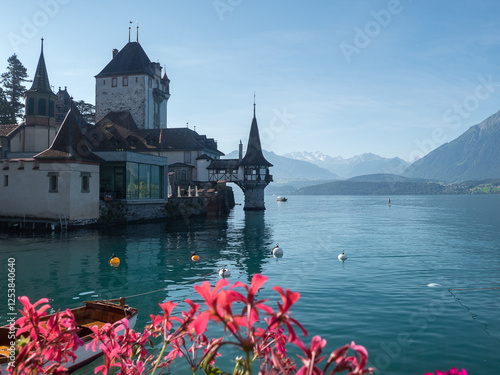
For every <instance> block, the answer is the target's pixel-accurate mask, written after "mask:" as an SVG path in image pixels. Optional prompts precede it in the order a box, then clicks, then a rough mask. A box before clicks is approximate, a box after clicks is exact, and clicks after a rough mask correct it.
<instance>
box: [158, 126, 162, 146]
mask: <svg viewBox="0 0 500 375" xmlns="http://www.w3.org/2000/svg"><path fill="white" fill-rule="evenodd" d="M162 133H163V128H160V138H159V139H158V143H159V144H161V134H162Z"/></svg>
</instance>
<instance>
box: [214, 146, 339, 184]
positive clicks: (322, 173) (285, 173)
mask: <svg viewBox="0 0 500 375" xmlns="http://www.w3.org/2000/svg"><path fill="white" fill-rule="evenodd" d="M263 154H264V157H265V158H266V160H267V161H269V162H270V163H271V164H272V165H273V167H272V168H271V174H272V175H273V180H274V182H276V183H288V182H290V181H294V182H300V181H309V185H311V183H310V181H311V180H312V181H316V182H317V181H328V180H330V181H331V180H340V177H339V176H337V175H336V174H334V173H332V172H330V171H329V170H327V169H325V168H321V167H319V166H317V165H314V164H312V163H309V162H307V161H305V160H295V159H290V158H287V157H284V156H280V155H276V154H275V153H274V152H270V151H265V150H264V151H263ZM236 158H238V152H237V151H232V152H231V153H229V154H227V155H226V156H225V157H224V159H236Z"/></svg>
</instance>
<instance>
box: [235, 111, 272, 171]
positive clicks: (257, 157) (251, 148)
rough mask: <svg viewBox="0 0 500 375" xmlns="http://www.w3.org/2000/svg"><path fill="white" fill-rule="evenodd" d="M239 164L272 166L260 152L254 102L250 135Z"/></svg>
mask: <svg viewBox="0 0 500 375" xmlns="http://www.w3.org/2000/svg"><path fill="white" fill-rule="evenodd" d="M240 165H255V166H262V167H272V166H273V165H272V164H271V163H269V162H268V161H267V160H266V158H265V157H264V154H263V153H262V146H261V144H260V136H259V127H258V126H257V119H256V117H255V103H254V104H253V119H252V125H251V126H250V135H249V136H248V144H247V152H246V154H245V157H244V158H243V160H241V162H240Z"/></svg>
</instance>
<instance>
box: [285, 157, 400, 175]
mask: <svg viewBox="0 0 500 375" xmlns="http://www.w3.org/2000/svg"><path fill="white" fill-rule="evenodd" d="M283 156H285V157H287V158H291V159H295V160H303V161H308V162H310V163H312V164H314V165H317V166H318V167H321V168H324V169H327V170H329V171H330V172H332V173H335V174H336V175H338V176H340V177H341V178H343V179H346V178H351V177H354V176H361V175H365V174H376V173H389V174H401V173H403V172H404V171H405V170H406V168H408V166H409V165H410V163H408V162H407V161H405V160H403V159H401V158H397V157H395V158H384V157H382V156H378V155H374V154H371V153H367V154H361V155H356V156H354V157H352V158H349V159H344V158H342V157H340V156H337V157H331V156H329V155H325V154H323V153H321V152H307V151H302V152H291V153H288V154H285V155H283Z"/></svg>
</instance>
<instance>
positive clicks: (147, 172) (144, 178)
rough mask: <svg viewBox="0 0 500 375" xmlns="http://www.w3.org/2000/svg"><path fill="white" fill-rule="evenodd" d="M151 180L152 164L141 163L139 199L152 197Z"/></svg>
mask: <svg viewBox="0 0 500 375" xmlns="http://www.w3.org/2000/svg"><path fill="white" fill-rule="evenodd" d="M150 181H151V166H150V165H149V164H139V199H149V198H150V197H151V189H150Z"/></svg>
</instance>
